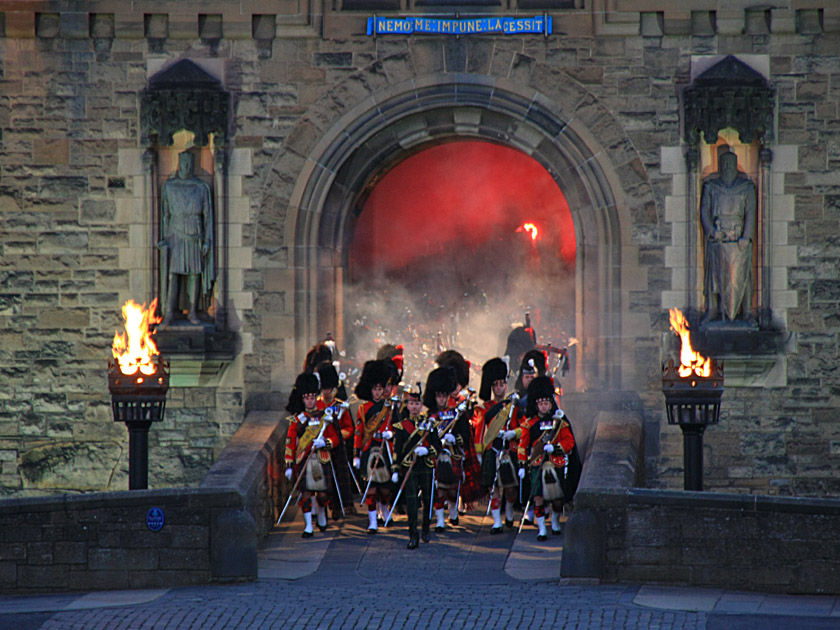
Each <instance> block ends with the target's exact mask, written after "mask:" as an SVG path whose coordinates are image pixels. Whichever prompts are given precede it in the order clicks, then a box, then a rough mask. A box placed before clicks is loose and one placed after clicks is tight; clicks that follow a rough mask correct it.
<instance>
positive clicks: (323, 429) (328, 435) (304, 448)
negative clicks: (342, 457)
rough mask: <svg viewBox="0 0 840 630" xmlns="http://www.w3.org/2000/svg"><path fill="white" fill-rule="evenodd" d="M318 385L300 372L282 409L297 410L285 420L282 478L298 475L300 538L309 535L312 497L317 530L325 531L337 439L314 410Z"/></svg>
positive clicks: (326, 420) (328, 419)
mask: <svg viewBox="0 0 840 630" xmlns="http://www.w3.org/2000/svg"><path fill="white" fill-rule="evenodd" d="M320 392H321V386H320V383H319V382H318V376H317V375H315V374H307V373H303V374H300V375H298V377H297V379H296V380H295V386H294V389H292V393H291V394H290V396H289V404H288V405H287V406H286V409H287V410H289V411H294V410H297V409H301V411H300V412H298V413H296V414H295V415H294V416H292V417H291V418H290V419H289V428H288V431H287V432H286V451H285V461H286V479H288V480H289V481H291V480H292V477H294V476H298V477H300V480H299V482H298V488H299V490H300V501H299V503H298V505H299V506H300V510H301V512H302V514H303V521H304V525H305V526H304V530H303V537H304V538H309V537H311V536H312V534H313V528H312V497H313V496H314V497H315V504H316V506H317V521H318V528H319V529H320V530H321V531H322V532H323V531H325V530H326V529H327V503H328V502H329V498H330V496H329V495H330V494H333V493H334V492H335V490H336V488H335V481H334V479H335V477H334V476H333V469H332V461H331V460H332V458H331V453H332V450H333V449H334V448H335V447H336V446H337V445H338V443H339V441H340V438H339V436H338V431H337V430H336V427H335V426H334V423H333V421H332V416H331V414H329V413H325V412H324V411H322V410H320V409H318V406H317V402H318V394H319V393H320Z"/></svg>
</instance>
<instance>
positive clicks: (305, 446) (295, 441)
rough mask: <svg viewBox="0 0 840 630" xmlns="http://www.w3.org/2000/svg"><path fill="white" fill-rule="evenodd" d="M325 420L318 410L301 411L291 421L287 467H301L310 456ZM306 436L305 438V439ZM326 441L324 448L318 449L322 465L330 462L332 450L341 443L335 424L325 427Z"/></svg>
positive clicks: (328, 424)
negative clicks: (313, 442) (293, 465)
mask: <svg viewBox="0 0 840 630" xmlns="http://www.w3.org/2000/svg"><path fill="white" fill-rule="evenodd" d="M323 420H324V418H323V413H322V412H321V411H320V410H318V411H315V412H314V413H313V412H307V411H301V412H300V413H299V414H298V415H296V416H293V417H292V419H291V420H290V421H289V430H288V431H287V432H286V466H287V467H288V466H291V465H292V464H295V465H300V464H301V463H302V462H303V461H304V460H305V459H306V458H307V456H308V455H309V451H310V450H311V447H312V441H313V440H314V439H315V438H316V437H318V433H320V431H321V423H322V421H323ZM304 436H305V438H304ZM323 438H324V441H325V442H326V443H327V444H326V446H325V447H324V448H319V449H317V451H316V452H317V454H318V460H319V461H320V462H321V463H322V464H326V463H327V462H329V461H330V450H331V449H333V448H335V446H336V445H337V444H338V443H339V437H338V431H336V428H335V427H334V426H333V423H331V422H328V423H327V425H326V427H324V434H323Z"/></svg>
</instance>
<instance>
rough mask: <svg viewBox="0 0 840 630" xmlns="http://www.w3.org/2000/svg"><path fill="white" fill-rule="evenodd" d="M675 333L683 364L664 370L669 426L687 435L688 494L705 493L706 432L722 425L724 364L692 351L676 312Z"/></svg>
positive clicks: (683, 322)
mask: <svg viewBox="0 0 840 630" xmlns="http://www.w3.org/2000/svg"><path fill="white" fill-rule="evenodd" d="M670 314H671V329H672V330H673V331H674V332H675V333H677V335H678V336H679V337H680V340H681V347H680V363H679V365H675V364H674V360H673V359H669V360H668V363H667V364H665V365H663V366H662V393H663V394H664V395H665V408H666V410H667V412H668V424H672V425H677V426H679V427H680V429H681V430H682V432H683V458H684V460H685V462H684V485H685V489H686V490H702V489H703V432H704V431H705V430H706V427H707V426H709V425H710V424H717V423H718V422H719V421H720V399H721V397H722V396H723V361H715V359H712V358H704V357H702V356H701V355H700V354H699V353H697V352H695V351H694V350H693V349H692V347H691V338H690V335H689V328H688V322H687V321H686V319H685V316H684V315H683V314H682V312H681V311H679V310H678V309H675V308H672V309H671V310H670Z"/></svg>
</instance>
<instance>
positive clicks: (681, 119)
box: [0, 0, 840, 496]
mask: <svg viewBox="0 0 840 630" xmlns="http://www.w3.org/2000/svg"><path fill="white" fill-rule="evenodd" d="M429 14H433V15H434V16H435V17H438V18H440V17H443V18H447V17H449V18H456V17H464V16H467V17H469V16H488V15H489V16H513V15H523V16H526V15H528V16H543V17H544V18H545V17H551V23H552V32H551V34H545V33H535V34H525V35H514V34H505V35H502V34H482V35H475V34H468V35H467V34H465V35H454V34H444V35H440V34H437V35H436V34H411V35H408V34H402V33H400V34H387V33H386V34H380V35H377V36H375V37H374V36H372V35H368V34H367V32H366V28H367V20H368V18H370V17H372V16H374V15H376V16H378V17H397V16H401V15H409V16H420V15H429ZM730 55H731V56H733V57H734V59H735V60H736V61H737V63H738V64H739V66H738V67H739V68H742V69H746V70H745V72H746V73H747V74H749V76H750V77H753V78H755V77H758V78H759V79H760V82H763V84H764V85H766V87H767V88H768V89H769V93H770V97H769V102H770V104H771V106H770V107H769V108H768V111H769V113H770V114H769V115H770V118H769V120H768V124H766V125H764V127H762V128H761V129H759V130H758V133H757V135H756V136H755V137H750V138H739V137H738V135H737V133H734V134H733V133H732V132H731V131H726V130H725V129H724V128H723V127H725V126H726V125H723V126H722V127H721V134H720V137H721V138H723V139H724V140H725V141H727V142H730V143H734V144H738V145H739V146H740V147H741V150H742V153H741V154H739V157H747V158H748V159H747V163H748V169H747V170H748V172H749V174H750V176H751V177H752V178H753V179H754V181H755V182H756V185H757V188H758V196H759V200H760V203H759V205H760V216H759V230H758V233H757V237H756V251H757V262H756V273H757V282H756V288H755V290H754V295H753V298H752V305H753V307H754V309H755V310H756V312H757V313H758V315H759V317H758V319H759V322H760V326H761V330H760V331H759V333H760V334H757V335H752V336H751V335H746V337H744V338H740V337H739V338H738V339H737V340H736V341H733V342H731V343H730V340H728V339H726V338H724V339H718V343H717V345H716V346H715V348H716V350H715V352H716V354H717V355H719V356H721V357H723V358H724V360H725V361H726V365H727V389H726V394H725V398H724V406H723V416H722V419H721V423H720V425H719V426H717V427H714V428H713V429H711V430H709V431H708V432H707V434H706V442H705V443H706V452H705V460H706V486H707V488H709V489H720V490H724V489H725V490H728V491H742V492H756V493H763V494H792V495H810V496H824V495H834V494H836V493H837V492H838V490H840V476H838V474H837V472H838V469H840V418H838V414H837V412H838V408H840V398H838V397H839V396H840V385H839V383H840V381H838V375H837V364H838V333H839V332H840V316H838V306H840V304H838V303H840V278H839V277H838V276H840V174H838V167H840V111H838V107H840V8H838V7H837V6H835V3H834V2H832V1H830V0H822V1H819V0H782V1H781V2H776V3H775V4H774V5H773V8H768V5H767V4H766V3H764V2H758V1H756V2H753V1H751V0H743V1H740V2H724V1H723V0H704V1H703V2H697V1H690V0H644V1H642V0H516V1H515V2H513V3H511V4H510V5H506V4H504V3H501V2H498V1H496V0H486V1H482V2H478V3H470V4H469V5H468V6H461V5H458V4H457V3H453V2H448V1H446V0H442V1H441V2H425V1H424V2H422V3H421V2H419V1H418V0H412V1H409V2H396V1H395V0H341V1H339V2H335V3H324V2H319V1H318V0H298V1H285V2H279V1H269V0H242V1H238V2H237V1H233V0H220V1H209V0H195V1H190V0H184V1H178V2H160V1H156V0H148V1H142V2H132V3H125V2H114V1H112V0H97V1H96V2H89V3H83V4H80V3H78V2H72V1H70V0H66V1H62V0H56V1H54V2H50V3H43V2H34V1H33V2H30V1H29V0H17V1H0V133H2V136H0V234H2V238H0V384H2V387H0V465H2V469H1V470H0V488H2V492H3V493H4V494H6V495H21V494H28V495H31V494H41V493H55V492H83V491H91V490H101V489H121V488H125V487H126V471H127V438H126V429H125V427H124V426H123V425H122V424H117V423H115V422H114V421H113V419H112V416H111V408H110V400H109V396H108V391H107V379H106V361H107V359H108V357H109V356H110V344H111V339H112V337H113V334H114V331H115V330H117V329H118V328H119V327H120V326H121V316H120V307H121V305H122V304H123V303H124V302H125V301H126V300H128V299H130V298H133V299H135V300H137V301H140V302H149V301H150V300H151V299H152V298H153V297H155V296H156V295H158V292H159V288H160V282H159V275H158V274H159V269H158V266H157V265H158V262H157V258H156V256H157V254H156V253H155V243H156V241H157V237H158V236H159V233H158V231H157V230H158V227H157V224H156V222H157V218H156V217H157V216H158V215H157V212H158V204H159V190H160V184H161V182H162V181H163V180H164V179H165V178H166V177H167V176H168V175H169V174H170V173H171V172H172V171H173V169H174V166H173V164H174V163H175V160H174V152H175V151H178V150H181V149H183V148H184V147H185V146H186V144H185V143H189V142H192V143H193V145H194V146H195V147H197V148H198V149H199V152H200V156H201V163H200V166H201V169H202V172H203V174H204V176H205V179H206V180H207V181H208V183H209V184H210V185H211V186H212V188H213V195H214V199H215V201H216V211H217V217H218V221H217V226H216V245H215V247H216V253H217V266H218V272H219V275H218V277H217V280H216V284H215V289H214V294H213V304H214V306H213V311H212V312H213V317H214V326H215V331H216V333H218V334H216V336H212V335H211V336H210V337H207V336H205V338H202V339H199V340H198V341H196V342H195V343H193V342H192V341H190V340H187V341H184V340H183V339H179V338H177V335H175V337H176V338H174V339H172V340H171V342H172V345H171V348H172V350H171V352H170V354H169V356H170V359H171V362H172V384H173V387H172V389H171V390H170V394H169V400H168V402H167V411H166V417H165V421H164V422H163V423H161V424H160V426H155V427H154V428H153V429H152V432H151V437H150V440H151V448H150V465H151V469H150V484H151V485H152V486H154V487H166V486H178V485H184V484H186V485H194V484H197V483H198V481H199V480H200V479H201V477H202V476H203V474H204V473H205V472H206V471H207V469H208V468H209V466H210V465H211V464H212V462H213V461H214V458H216V457H217V456H218V454H219V452H220V451H221V449H222V448H223V447H224V445H225V444H226V443H227V441H228V439H229V438H230V436H231V435H232V434H233V433H234V432H235V431H236V429H237V428H238V426H239V424H240V423H241V422H242V420H243V418H244V416H245V414H247V413H248V412H249V411H250V410H256V409H260V410H266V409H269V410H277V413H278V417H280V414H282V413H283V412H282V408H283V406H284V404H285V400H286V396H287V395H288V391H289V388H290V385H291V383H292V382H293V379H294V375H295V373H296V372H297V371H298V368H299V366H300V365H301V361H302V358H303V356H304V354H305V352H306V350H307V349H308V348H309V347H310V346H311V345H312V344H313V343H314V342H315V341H317V340H318V339H319V338H320V336H321V335H322V334H323V331H325V330H334V331H337V333H336V334H337V335H338V337H339V341H341V335H342V330H343V326H344V316H345V313H344V312H343V310H344V307H343V303H342V299H341V297H342V287H343V284H344V282H345V273H346V249H347V245H348V239H349V238H350V236H349V235H350V234H351V233H352V226H353V221H354V220H355V216H356V211H357V210H358V208H359V206H358V204H359V199H360V198H361V197H362V196H363V194H364V192H365V191H366V190H367V188H368V187H369V186H370V182H372V181H374V180H375V179H376V178H377V177H378V176H380V175H381V174H382V173H383V170H384V169H385V168H386V166H385V165H392V164H394V163H395V162H398V161H400V160H401V159H403V158H405V157H407V156H409V155H411V154H412V153H414V152H416V151H418V150H422V149H423V147H425V146H430V145H432V144H434V143H439V142H442V141H448V140H453V139H473V140H475V139H478V140H487V141H492V142H495V143H499V144H503V145H505V146H508V147H511V148H514V149H517V150H519V151H522V152H524V153H526V154H527V155H529V156H531V157H533V158H534V159H535V160H537V161H538V162H539V163H540V164H542V165H543V166H544V167H545V168H546V169H547V170H548V172H549V173H551V174H552V176H553V177H554V178H555V180H556V181H557V184H558V186H559V187H560V189H561V190H562V191H563V194H564V195H565V196H566V198H567V199H568V200H569V205H570V208H571V211H572V216H573V218H574V221H575V230H576V237H577V243H578V250H577V251H578V253H577V262H576V277H577V286H576V292H575V322H576V324H575V326H576V329H575V336H576V337H578V338H579V339H580V340H581V344H580V346H579V348H578V350H577V352H576V355H575V357H574V370H573V374H574V381H573V382H570V383H569V384H568V386H567V389H568V391H569V392H571V393H574V394H576V395H579V396H580V397H583V398H586V397H589V399H590V400H591V401H597V400H598V397H599V396H600V393H601V392H603V391H605V390H610V391H613V392H621V393H623V394H626V396H627V397H628V399H630V398H632V399H633V400H634V401H637V402H636V403H634V404H638V405H639V406H640V408H641V410H642V413H643V414H644V419H645V434H646V437H645V457H646V462H647V466H646V469H647V473H646V480H645V482H646V484H647V485H649V486H653V487H674V488H678V487H681V485H682V436H681V434H680V432H679V430H678V429H677V428H675V427H669V426H668V425H667V423H666V421H665V412H664V403H663V399H662V394H661V391H660V390H661V374H660V367H661V363H662V361H663V360H664V359H665V358H667V356H668V355H669V354H670V353H671V352H672V351H673V339H672V338H673V334H672V333H670V332H669V324H668V309H669V308H671V307H678V308H681V309H686V310H687V311H688V312H692V309H694V310H695V311H696V310H697V309H701V308H702V306H703V294H702V281H701V276H702V255H701V254H702V252H701V247H700V246H699V245H698V243H699V240H698V229H699V228H698V225H699V224H698V216H697V207H698V206H697V204H698V198H697V197H698V190H699V185H700V184H701V183H702V178H703V177H704V176H705V175H706V174H707V172H708V170H709V168H711V167H712V166H713V161H710V160H712V158H710V155H712V148H713V146H712V145H714V141H713V140H711V139H710V138H708V137H703V136H701V139H700V140H697V139H696V137H695V135H696V134H695V135H692V131H693V128H689V127H691V124H693V123H692V120H693V119H691V118H690V117H688V119H687V112H688V111H689V109H688V108H687V107H686V99H687V96H686V94H687V92H686V90H687V89H688V88H689V87H691V86H692V85H694V84H695V82H697V81H698V79H699V78H702V77H703V76H704V75H703V73H704V72H706V71H707V70H709V69H710V68H714V67H715V64H717V63H719V62H721V61H723V60H725V59H726V58H727V57H728V56H730ZM184 60H188V61H189V62H191V64H192V65H190V66H184V65H180V66H179V64H182V63H183V62H184ZM187 67H188V68H189V69H190V70H189V72H187V73H186V74H184V73H183V72H186V71H185V70H184V69H185V68H187ZM179 69H180V71H182V74H177V71H179ZM167 72H171V73H175V75H176V76H175V79H177V78H178V77H181V78H182V79H183V78H184V77H186V78H187V79H189V80H194V84H195V85H198V84H199V83H200V84H201V85H202V86H203V87H202V88H201V89H205V88H207V89H209V90H210V91H211V92H213V93H218V94H220V95H222V96H223V98H222V101H223V102H224V103H226V105H225V108H223V112H222V113H223V118H224V120H223V123H224V124H222V126H221V127H219V126H218V125H217V126H216V127H213V128H211V129H210V131H211V132H212V133H211V136H210V137H208V138H209V139H208V138H205V137H204V136H203V135H202V134H201V133H197V135H196V137H195V138H194V139H193V140H184V139H183V138H182V137H180V136H179V135H178V133H175V137H174V139H171V141H170V139H169V138H167V137H165V136H166V134H165V133H162V131H161V122H160V120H157V121H156V122H155V121H153V120H152V118H154V117H153V116H152V117H149V115H148V114H149V111H148V108H149V107H150V106H149V105H148V104H149V103H150V102H154V99H153V98H152V99H151V100H150V97H149V95H150V94H153V93H156V94H157V95H158V96H160V93H161V91H165V90H175V91H177V90H179V89H182V90H189V89H191V88H190V86H191V85H194V84H193V83H190V82H189V81H188V80H184V82H183V83H182V84H180V85H179V84H178V81H177V80H174V81H173V80H172V78H173V77H172V76H171V75H167V74H166V73H167ZM190 72H191V73H192V74H189V73H190ZM167 77H168V78H167ZM164 79H166V80H164ZM167 81H169V82H167ZM733 81H734V79H733ZM735 83H736V84H737V81H735ZM208 86H209V87H208ZM719 87H720V86H719ZM725 87H726V86H725V81H724V85H723V87H720V89H724V88H725ZM736 87H738V86H737V85H736ZM196 89H198V88H196ZM156 91H157V92H156ZM165 98H166V97H164V99H163V100H164V102H165ZM736 100H737V99H736ZM203 103H204V101H202V100H201V99H197V100H196V99H195V98H193V101H189V100H188V101H187V106H188V108H190V107H191V108H194V109H196V108H198V109H200V107H201V106H203V105H202V104H203ZM151 107H152V109H154V106H151ZM166 107H167V105H166V104H164V106H163V109H162V110H161V111H163V112H165V116H164V117H166V116H169V117H172V118H175V117H177V116H178V115H179V111H178V107H177V106H173V107H172V108H170V109H166ZM737 107H740V105H738V104H737V103H736V109H737ZM191 111H192V110H191ZM153 113H154V112H153ZM158 113H160V111H158ZM742 113H743V112H742ZM180 114H183V112H180ZM189 115H190V114H187V117H189ZM718 115H719V116H722V117H723V119H724V122H731V119H730V118H727V116H729V115H730V114H728V113H722V114H721V113H719V114H718ZM736 117H737V116H736ZM742 117H743V116H742ZM747 118H749V115H748V116H747ZM150 121H152V122H150ZM173 131H176V132H177V131H178V130H177V129H174V130H173ZM193 131H196V130H195V129H194V130H193ZM704 138H705V140H704ZM706 140H709V141H710V142H711V143H712V145H707V144H706V143H705V141H706ZM179 143H180V144H179ZM739 143H740V144H739ZM710 146H712V148H710Z"/></svg>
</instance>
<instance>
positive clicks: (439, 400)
mask: <svg viewBox="0 0 840 630" xmlns="http://www.w3.org/2000/svg"><path fill="white" fill-rule="evenodd" d="M457 386H458V382H457V379H456V377H455V369H454V368H453V367H451V366H447V367H439V368H435V369H434V370H432V371H431V372H429V376H428V377H427V378H426V390H425V391H424V392H423V404H424V405H426V407H428V409H429V411H430V412H432V413H434V412H435V411H438V410H439V409H443V408H445V407H446V403H447V401H448V400H449V394H451V393H452V391H453V390H454V389H455V388H456V387H457Z"/></svg>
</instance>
